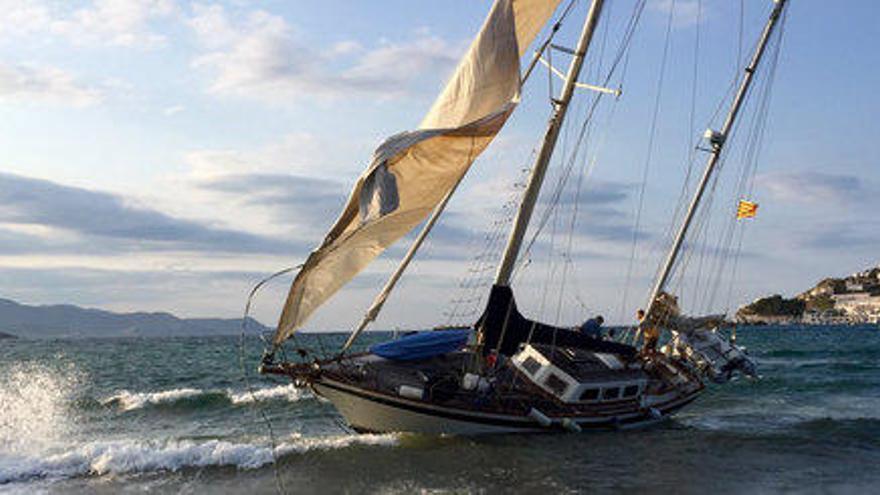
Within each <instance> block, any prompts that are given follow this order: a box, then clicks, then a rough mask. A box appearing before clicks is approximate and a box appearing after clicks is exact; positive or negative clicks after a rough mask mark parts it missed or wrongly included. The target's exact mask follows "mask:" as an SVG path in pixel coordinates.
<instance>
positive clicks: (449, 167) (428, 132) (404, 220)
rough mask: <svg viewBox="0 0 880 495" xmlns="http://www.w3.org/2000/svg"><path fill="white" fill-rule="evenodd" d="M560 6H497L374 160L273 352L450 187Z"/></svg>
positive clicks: (515, 87)
mask: <svg viewBox="0 0 880 495" xmlns="http://www.w3.org/2000/svg"><path fill="white" fill-rule="evenodd" d="M558 3H559V0H496V2H495V4H494V5H493V6H492V10H491V12H490V13H489V16H488V18H487V19H486V21H485V23H484V24H483V27H482V29H481V30H480V33H479V34H478V35H477V37H476V39H475V40H474V41H473V43H472V44H471V46H470V48H469V49H468V52H467V53H466V54H465V56H464V58H463V59H462V60H461V61H460V62H459V64H458V67H457V69H456V70H455V73H454V74H453V76H452V78H451V79H450V81H449V82H448V83H447V85H446V88H445V89H444V90H443V92H442V93H441V94H440V96H439V97H438V98H437V100H436V101H435V102H434V105H433V106H432V107H431V110H430V111H429V112H428V114H427V115H426V116H425V118H424V119H423V120H422V123H421V124H420V126H419V129H418V130H414V131H407V132H403V133H400V134H397V135H395V136H392V137H390V138H388V139H387V140H386V141H385V142H384V143H382V144H381V145H380V146H379V148H378V149H377V150H376V151H375V152H374V154H373V159H372V162H371V163H370V165H369V167H367V169H366V171H364V173H363V174H362V175H361V176H360V178H358V180H357V183H356V184H355V186H354V190H352V192H351V195H350V197H349V199H348V203H347V205H346V207H345V209H344V210H343V212H342V214H341V215H340V216H339V219H338V220H337V221H336V223H335V225H334V226H333V227H332V228H331V229H330V232H329V233H328V234H327V236H326V238H325V239H324V242H323V243H322V244H321V245H320V246H319V247H318V248H317V249H316V250H315V251H313V252H312V253H311V254H310V255H309V257H308V258H307V259H306V261H305V263H304V264H303V267H302V269H301V270H300V272H299V273H298V274H297V276H296V278H295V279H294V280H293V284H292V285H291V288H290V293H289V294H288V296H287V302H286V303H285V306H284V309H283V311H282V313H281V319H280V321H279V323H278V330H277V331H276V333H275V337H274V339H273V341H274V343H275V344H280V343H281V342H283V341H284V340H285V339H287V338H288V337H289V336H290V334H292V333H293V332H294V331H295V330H296V329H297V328H299V327H300V326H302V325H303V323H305V322H306V320H307V319H308V318H309V316H311V314H312V313H313V312H314V311H315V310H316V309H317V308H318V307H319V306H320V305H321V304H322V303H324V302H325V301H326V300H327V299H329V298H330V297H331V296H333V294H335V293H336V292H337V291H338V290H339V289H340V288H342V286H343V285H345V284H346V283H348V281H350V280H351V279H352V278H354V276H355V275H357V274H358V273H359V272H360V271H361V270H363V269H364V268H365V267H366V266H367V265H368V264H369V263H370V262H371V261H373V259H375V258H376V257H377V256H378V255H379V254H380V253H382V251H384V250H385V249H386V248H387V247H388V246H390V245H391V244H393V243H394V242H395V241H397V240H398V239H400V238H401V237H403V236H404V235H405V234H406V233H407V232H409V231H410V230H412V229H413V228H414V227H416V226H417V225H418V224H419V223H421V222H422V221H423V220H424V219H425V217H426V216H427V215H428V214H429V213H430V212H431V211H432V209H433V208H434V207H435V206H436V205H437V204H438V203H439V202H440V201H442V199H443V197H444V196H445V195H446V194H447V193H448V192H449V190H450V189H452V188H453V187H455V185H456V183H458V181H459V180H460V179H461V177H462V176H464V174H465V173H466V172H467V171H468V169H469V168H470V166H471V163H473V161H474V160H475V159H476V157H477V156H478V155H479V154H480V153H481V152H482V151H483V150H484V149H485V148H486V147H487V146H488V145H489V143H490V142H491V141H492V139H493V138H494V137H495V135H497V134H498V132H499V131H500V130H501V127H502V126H503V125H504V123H505V121H506V120H507V118H508V117H509V116H510V114H511V112H512V111H513V109H514V108H515V107H516V104H517V103H518V101H519V95H520V57H522V55H523V54H524V52H525V51H526V49H527V48H528V46H529V45H530V44H531V42H532V40H533V39H534V38H535V36H537V34H538V33H539V32H540V31H541V29H542V28H543V26H544V24H546V23H547V20H548V19H549V18H550V16H551V15H552V14H553V12H554V11H555V10H556V6H557V5H558Z"/></svg>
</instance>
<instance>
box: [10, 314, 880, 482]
mask: <svg viewBox="0 0 880 495" xmlns="http://www.w3.org/2000/svg"><path fill="white" fill-rule="evenodd" d="M738 337H739V343H740V344H743V345H745V346H747V347H748V349H749V352H750V354H751V355H752V356H754V357H755V358H756V360H757V362H758V365H759V371H760V374H761V378H760V380H757V381H748V380H739V381H735V382H733V383H729V384H727V385H725V386H711V387H710V390H709V391H708V392H707V393H706V394H704V395H703V396H702V397H701V398H700V399H698V401H697V402H695V403H694V404H692V405H691V406H690V407H688V408H686V409H685V410H684V411H682V412H680V413H679V414H678V415H677V416H675V417H674V419H672V420H670V421H667V422H665V423H662V424H660V425H657V426H654V427H651V428H648V429H644V430H636V431H619V432H599V433H596V432H593V433H582V434H546V435H535V434H532V435H500V436H486V437H472V438H456V437H443V438H440V437H420V436H414V435H400V434H387V435H361V434H356V433H354V432H352V431H350V430H348V429H347V428H346V427H345V426H344V424H342V422H341V418H340V417H339V415H338V414H337V413H336V412H335V410H334V409H333V407H332V406H331V405H330V404H329V403H326V402H324V401H322V400H319V399H318V398H316V397H314V396H313V395H312V394H311V393H309V392H308V391H304V390H301V389H297V388H294V387H293V386H292V385H291V384H290V383H289V382H287V381H285V380H283V379H280V378H271V377H262V376H259V375H256V374H255V373H254V372H253V368H254V367H255V365H256V363H257V362H258V360H259V353H260V351H261V348H260V345H259V344H258V341H257V340H256V339H248V340H247V345H246V346H245V354H246V355H245V363H246V367H245V370H246V371H247V373H248V376H249V378H250V382H249V384H250V388H249V387H248V383H247V382H246V381H243V379H242V368H241V366H240V361H239V339H238V337H211V338H165V339H100V340H5V341H0V492H11V493H135V492H136V493H144V492H156V493H242V492H246V493H248V494H258V493H277V492H278V491H279V489H283V490H284V491H286V492H290V493H362V492H369V493H447V492H453V493H498V492H523V493H542V494H547V493H577V492H615V493H617V492H630V493H643V492H648V491H651V492H660V493H775V492H799V493H800V492H817V493H878V492H880V330H878V329H877V328H876V327H863V328H852V327H825V328H799V327H763V328H742V329H740V330H739V332H738ZM387 338H389V335H388V334H384V333H374V334H368V335H367V337H366V339H365V342H364V343H365V344H369V343H370V342H371V341H372V342H378V341H381V340H383V339H387ZM342 339H343V336H341V335H323V336H317V335H305V336H300V337H298V340H299V344H300V345H302V346H304V347H308V348H310V349H320V348H325V349H328V350H329V349H333V348H338V346H339V345H340V344H341V342H342ZM267 422H268V425H267ZM270 427H271V433H270V431H269V428H270ZM276 460H277V462H276Z"/></svg>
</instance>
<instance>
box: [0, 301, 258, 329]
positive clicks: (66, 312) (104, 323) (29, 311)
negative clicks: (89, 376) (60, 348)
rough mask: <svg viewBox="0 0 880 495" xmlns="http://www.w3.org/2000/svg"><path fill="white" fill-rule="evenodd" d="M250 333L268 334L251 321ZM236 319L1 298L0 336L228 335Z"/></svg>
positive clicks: (236, 321)
mask: <svg viewBox="0 0 880 495" xmlns="http://www.w3.org/2000/svg"><path fill="white" fill-rule="evenodd" d="M248 328H249V329H250V330H251V331H254V332H256V331H267V330H269V329H268V328H267V327H266V326H264V325H262V324H261V323H259V322H257V321H256V320H253V319H252V320H250V321H249V322H248ZM240 329H241V320H240V319H237V318H230V319H222V318H178V317H177V316H174V315H172V314H170V313H144V312H136V313H114V312H111V311H104V310H100V309H90V308H81V307H79V306H73V305H69V304H59V305H51V306H30V305H26V304H20V303H17V302H15V301H12V300H9V299H2V298H0V333H5V334H9V335H12V336H13V337H21V338H27V339H41V338H60V337H66V338H81V337H168V336H196V335H199V336H208V335H231V334H236V333H238V332H239V331H240Z"/></svg>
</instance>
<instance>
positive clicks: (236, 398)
mask: <svg viewBox="0 0 880 495" xmlns="http://www.w3.org/2000/svg"><path fill="white" fill-rule="evenodd" d="M228 395H229V399H230V400H231V401H232V403H233V404H248V403H251V402H256V401H261V400H276V399H286V400H288V401H290V402H296V401H298V400H300V399H303V398H306V397H310V396H311V394H310V393H309V392H308V391H306V390H304V389H301V388H296V387H295V386H294V385H293V384H292V383H291V384H288V385H279V386H277V387H271V388H263V389H257V390H254V391H253V394H252V393H250V392H248V391H245V392H232V391H229V392H228Z"/></svg>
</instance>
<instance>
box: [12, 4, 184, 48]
mask: <svg viewBox="0 0 880 495" xmlns="http://www.w3.org/2000/svg"><path fill="white" fill-rule="evenodd" d="M65 7H67V4H66V3H61V4H58V3H51V2H47V1H45V0H16V1H11V2H3V3H2V4H0V31H2V32H4V34H7V33H8V34H12V35H29V34H49V35H53V36H59V37H63V38H65V39H67V40H69V41H70V42H71V43H73V44H75V45H111V46H127V47H137V48H153V47H156V46H161V45H163V44H165V42H166V37H165V36H164V35H163V34H160V33H159V32H157V31H156V29H155V28H156V26H155V25H154V24H155V22H156V21H158V20H161V19H165V18H168V17H171V16H173V15H175V14H177V13H178V8H177V4H176V2H175V1H174V0H94V1H91V2H87V3H86V4H85V5H83V6H82V7H80V8H76V9H68V8H65Z"/></svg>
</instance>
